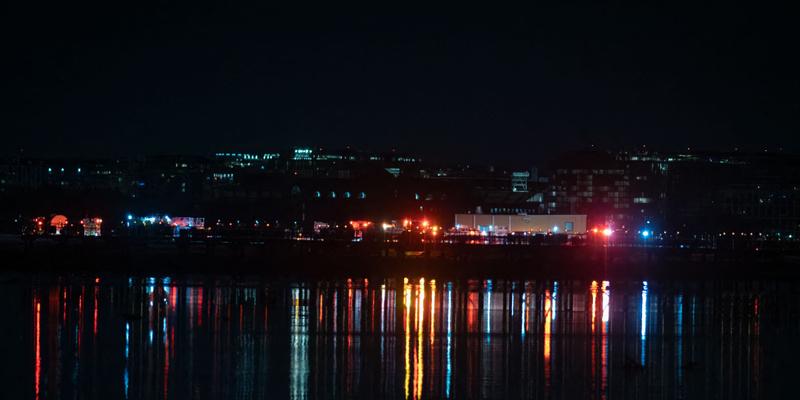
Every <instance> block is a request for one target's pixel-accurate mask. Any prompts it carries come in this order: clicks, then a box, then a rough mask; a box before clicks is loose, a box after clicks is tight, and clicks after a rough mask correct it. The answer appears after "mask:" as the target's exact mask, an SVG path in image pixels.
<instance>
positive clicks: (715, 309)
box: [31, 277, 800, 398]
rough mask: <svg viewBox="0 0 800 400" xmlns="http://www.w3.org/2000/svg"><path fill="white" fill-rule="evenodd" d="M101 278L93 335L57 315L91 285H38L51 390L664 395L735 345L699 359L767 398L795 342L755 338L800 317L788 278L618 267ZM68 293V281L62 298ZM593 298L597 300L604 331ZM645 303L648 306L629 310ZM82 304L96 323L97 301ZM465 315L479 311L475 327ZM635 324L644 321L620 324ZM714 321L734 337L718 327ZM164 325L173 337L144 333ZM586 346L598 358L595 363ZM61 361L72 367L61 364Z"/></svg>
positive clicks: (683, 386)
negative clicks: (297, 278)
mask: <svg viewBox="0 0 800 400" xmlns="http://www.w3.org/2000/svg"><path fill="white" fill-rule="evenodd" d="M102 281H103V282H104V287H103V289H102V290H103V295H101V296H98V299H100V300H99V301H106V302H108V304H103V307H101V308H100V310H101V311H102V310H105V311H103V312H102V313H100V314H99V316H98V318H99V319H100V322H101V324H102V326H103V327H104V328H103V329H102V330H100V331H99V332H98V333H97V338H96V340H85V341H82V340H80V338H79V337H80V335H81V332H83V330H81V329H77V330H76V329H73V328H75V327H78V326H81V325H80V324H79V321H78V320H76V319H80V318H83V315H84V313H80V312H73V311H69V312H68V313H66V315H67V317H66V321H64V320H63V319H62V315H63V310H62V307H66V309H67V310H80V309H81V308H80V307H82V305H83V303H80V302H82V301H83V300H84V296H82V295H78V293H82V292H81V291H80V290H78V289H75V290H71V289H69V288H68V289H67V290H64V288H63V287H61V286H56V287H52V288H51V287H50V286H47V285H38V286H36V288H35V289H36V290H37V291H38V292H41V293H49V291H51V292H52V293H55V295H51V297H54V298H55V299H56V301H49V302H48V301H43V302H42V309H43V310H42V315H43V316H44V317H43V318H42V327H41V331H42V333H41V337H42V338H43V339H42V340H41V342H40V343H41V346H42V351H41V354H43V355H44V356H43V357H41V364H42V371H44V373H43V376H44V377H45V378H44V379H41V380H40V381H39V382H40V383H41V385H46V386H47V387H46V388H45V390H42V393H53V392H54V391H56V392H57V391H59V390H64V392H65V393H66V392H70V393H73V392H75V389H74V388H73V389H69V390H66V389H64V388H65V387H66V386H68V385H73V386H80V385H85V384H87V382H89V381H90V380H91V379H92V375H91V374H90V373H89V372H88V371H89V370H90V367H89V366H91V365H102V367H101V368H102V370H103V371H109V372H113V373H114V375H115V376H120V375H121V376H122V380H121V381H120V380H119V379H117V380H113V381H112V380H108V381H100V382H98V381H96V380H95V381H92V382H93V385H98V387H99V388H101V389H98V390H97V392H96V394H92V393H87V394H86V396H85V397H88V398H101V396H100V394H104V393H105V394H109V393H117V397H119V394H123V395H124V397H126V398H153V397H166V398H187V397H191V394H192V393H206V392H207V393H214V395H215V396H222V397H259V396H261V395H263V394H274V395H275V396H278V397H289V398H310V397H313V398H342V397H353V396H358V397H363V396H369V397H395V396H396V395H397V394H398V393H400V394H402V393H403V392H404V386H405V387H407V388H408V394H409V398H412V397H417V398H419V397H444V398H460V397H470V395H476V394H477V395H480V396H485V397H496V398H503V397H540V396H541V393H540V392H537V390H540V388H543V387H547V390H548V393H550V395H554V396H556V395H557V396H562V397H567V398H569V397H581V398H592V397H598V398H599V397H616V396H617V395H619V394H620V393H625V392H626V391H629V390H635V391H636V392H637V393H651V392H653V393H655V388H656V386H659V385H661V386H664V388H663V390H664V391H666V392H665V393H667V394H666V395H667V397H673V396H671V395H670V393H675V394H678V393H680V394H688V393H711V390H712V388H710V387H708V386H705V383H704V382H705V380H700V379H695V378H693V376H695V375H697V370H696V369H692V368H696V367H693V366H694V365H697V363H698V362H697V361H694V360H700V361H699V362H701V363H702V362H707V361H704V360H714V359H719V355H720V354H726V355H728V356H726V358H725V360H728V361H726V363H725V364H724V365H708V366H705V365H703V367H700V368H702V371H703V374H710V377H709V379H710V380H711V381H717V382H719V381H723V382H725V385H724V386H723V388H722V389H720V390H721V391H720V393H719V395H720V396H723V397H725V398H764V397H766V396H765V395H766V394H770V392H769V390H771V388H772V386H770V385H764V384H762V383H760V382H761V381H763V380H764V379H766V377H767V376H770V375H769V374H774V373H777V372H776V371H773V370H765V369H764V365H765V364H766V363H767V362H770V361H769V360H770V359H769V358H768V357H773V358H774V357H783V356H784V355H786V357H788V356H790V355H792V354H794V353H792V347H791V345H790V346H788V348H787V349H785V351H778V352H771V353H766V352H764V351H763V349H762V347H763V346H764V342H763V341H762V340H761V338H762V337H763V336H764V335H768V334H769V333H770V329H772V328H773V327H775V324H783V325H781V326H780V328H781V332H783V334H784V337H789V338H791V337H797V336H792V335H797V334H798V333H799V332H797V331H798V330H800V329H798V328H797V326H796V324H791V323H788V322H787V321H785V320H776V319H771V316H773V315H775V312H777V311H776V310H778V311H780V312H787V311H785V309H781V308H776V307H777V306H776V304H778V303H777V301H773V300H772V299H784V300H786V301H785V302H784V303H781V304H782V305H781V307H784V308H787V307H788V308H789V309H790V311H789V312H800V305H797V304H796V302H792V297H791V293H793V292H792V290H794V289H793V288H792V287H791V286H789V287H788V289H785V290H784V289H780V287H779V288H778V289H776V288H775V287H774V286H773V287H769V292H768V293H769V294H770V295H769V296H763V295H762V292H763V291H764V290H766V289H763V287H762V286H758V285H757V284H753V285H750V284H747V283H737V284H731V285H730V286H724V287H718V286H713V285H705V286H704V285H701V284H687V285H681V284H679V283H665V282H658V281H652V280H650V281H645V282H641V281H639V282H616V281H615V282H614V284H613V287H614V290H613V291H611V290H610V287H611V282H608V281H603V282H602V284H601V285H600V286H598V285H597V283H594V286H592V283H591V282H582V281H578V282H571V281H559V282H552V281H550V282H548V281H539V282H537V281H504V280H497V279H493V280H484V281H450V282H446V283H445V284H443V285H436V284H435V283H434V281H433V280H428V281H429V282H430V285H424V284H419V285H418V284H416V283H412V284H409V285H408V287H407V288H406V289H407V291H405V292H404V286H403V284H402V282H399V281H397V280H392V279H385V280H379V281H378V284H373V283H372V282H374V281H375V280H374V278H371V279H370V284H369V285H368V284H367V282H366V281H365V280H363V279H352V280H351V281H350V282H351V284H350V286H348V284H347V283H345V282H344V281H326V282H298V283H292V284H290V285H286V284H285V283H284V284H278V283H272V282H268V283H265V284H261V285H264V286H258V285H256V286H247V285H252V283H240V282H226V281H210V282H199V283H198V282H191V283H190V284H189V283H187V282H181V281H178V280H177V279H175V278H173V279H172V280H167V279H163V278H156V279H155V280H151V279H136V278H132V279H130V280H128V279H127V277H125V279H124V280H118V281H117V282H119V284H117V283H114V279H113V277H112V278H106V277H103V279H102ZM416 281H417V278H414V279H413V280H412V282H416ZM419 282H420V283H423V282H426V281H425V280H422V279H420V280H419ZM162 283H163V284H162ZM787 285H788V284H787ZM592 288H594V290H593V289H592ZM481 289H483V293H482V295H483V296H484V301H483V302H477V301H476V302H474V303H472V305H470V306H469V307H468V302H469V301H470V298H471V297H470V296H471V295H470V293H476V297H475V299H476V300H477V299H478V297H477V296H478V295H479V294H480V292H481ZM779 289H780V290H779ZM426 290H427V291H428V292H426ZM112 292H113V296H112V295H111V293H112ZM183 292H186V293H183ZM63 293H68V295H67V296H66V299H64V298H62V296H63ZM72 293H75V294H76V295H74V296H73V295H72ZM203 293H205V296H204V295H203ZM348 293H349V295H348ZM426 293H427V294H426ZM719 293H725V295H724V296H720V295H719ZM106 294H108V295H106ZM598 294H599V295H600V296H598ZM404 296H407V299H404V300H403V301H402V302H401V299H403V297H404ZM516 296H519V298H518V299H515V297H516ZM781 296H783V297H781ZM597 297H601V298H600V299H598V298H597ZM637 297H638V300H639V301H636V300H637ZM44 298H45V300H46V299H47V298H48V297H47V295H45V296H44ZM395 298H397V301H396V302H394V301H392V299H395ZM754 298H756V299H758V300H753V299H754ZM764 299H769V300H764ZM501 300H502V301H501ZM598 303H599V304H598ZM62 304H66V306H64V305H62ZM592 305H596V308H595V307H592ZM94 306H96V305H92V307H94ZM53 307H56V308H55V310H53V309H52V308H53ZM267 307H270V311H269V313H267V312H266V309H267ZM754 308H755V310H754ZM512 310H513V312H512ZM791 310H794V311H791ZM595 311H599V312H601V313H602V317H601V318H599V319H601V320H602V323H601V324H597V326H598V327H599V328H598V329H597V330H595V328H594V327H595V324H594V323H595V320H594V316H595ZM548 312H549V314H546V313H548ZM556 312H558V314H557V315H558V318H559V319H558V321H559V323H558V324H557V325H556V324H555V321H556ZM471 313H472V314H471ZM637 313H638V314H639V318H630V316H631V315H636V314H637ZM395 314H396V315H397V318H395V317H394V316H395ZM52 315H57V318H50V317H49V316H52ZM85 315H86V318H87V321H88V322H89V323H91V322H93V318H95V317H94V316H93V315H92V313H85ZM470 318H474V321H475V322H478V323H477V324H475V325H474V326H473V327H472V329H470V325H469V323H470V322H469V321H470ZM482 318H483V319H485V320H483V321H482V320H481V319H482ZM731 318H735V319H734V320H732V319H731ZM201 321H207V322H201ZM310 321H311V322H310ZM545 321H546V323H545ZM423 322H424V323H423ZM480 322H482V323H480ZM597 322H599V321H597ZM63 324H68V325H67V326H69V327H70V329H69V330H68V331H67V330H64V329H62V330H61V332H62V334H64V335H68V336H69V337H68V338H66V339H65V340H61V341H58V340H52V339H48V338H51V337H53V335H54V334H55V333H54V332H58V329H59V326H61V325H63ZM159 325H160V326H159ZM632 325H638V326H636V328H638V329H624V328H625V327H632ZM31 326H33V324H31ZM106 327H108V328H106ZM721 328H724V329H721ZM31 329H32V328H31ZM65 332H66V333H65ZM656 332H658V334H656ZM720 332H724V333H725V335H727V336H725V337H726V338H733V339H724V340H722V339H720V337H718V336H717V335H720ZM86 334H87V335H93V332H92V330H88V331H87V332H86ZM31 335H33V334H32V333H31ZM404 335H405V337H406V340H403V337H404ZM76 336H77V337H76ZM154 336H159V337H158V338H157V339H158V342H159V343H163V345H160V346H151V345H149V343H151V341H153V340H154V339H155V338H154ZM32 337H33V336H32ZM423 337H425V338H426V339H425V340H422V338H423ZM412 338H413V339H412ZM428 338H429V339H428ZM490 338H491V339H490ZM409 339H410V340H409ZM31 343H36V342H35V341H34V340H31ZM54 343H55V344H58V346H67V348H64V349H60V350H59V351H60V352H61V354H66V355H68V356H70V357H75V358H72V359H65V360H63V361H60V360H59V359H58V358H54V357H51V356H50V355H51V354H53V352H54V349H53V348H52V346H53V344H54ZM580 343H585V346H586V348H592V356H591V357H585V354H586V353H585V352H583V351H581V348H583V347H582V346H583V345H581V344H580ZM590 343H591V344H595V343H596V346H597V347H591V346H590ZM120 344H124V351H123V354H122V356H121V357H120V356H119V352H118V349H119V346H120ZM404 344H405V345H406V346H407V347H406V346H404ZM105 348H109V349H111V348H114V349H117V351H114V352H113V353H114V354H117V358H116V361H114V357H112V356H106V353H105V352H104V351H103V350H104V349H105ZM626 348H627V349H628V350H627V352H626ZM636 348H638V349H639V352H638V353H639V360H637V361H638V362H639V363H640V364H641V366H642V369H641V371H639V370H635V369H634V370H624V369H626V368H629V367H628V366H627V364H626V363H627V361H626V360H627V357H628V355H632V358H633V360H636V356H635V355H633V354H635V353H633V354H631V353H630V350H633V349H636ZM648 348H649V349H651V351H649V352H648ZM594 349H597V350H598V352H597V353H596V357H595V353H594ZM656 349H659V350H658V351H656ZM672 349H674V351H673V350H672ZM545 351H546V352H547V353H546V354H545V353H544V352H545ZM634 352H635V350H634ZM404 353H405V354H407V355H406V361H407V367H406V368H404V367H403V358H404V357H403V354H404ZM31 354H34V352H33V351H31ZM72 354H74V356H72ZM98 357H100V358H98ZM78 358H80V360H81V363H77V359H78ZM54 360H55V361H54ZM84 360H86V362H84ZM542 360H546V364H542ZM589 360H596V362H597V364H596V367H597V368H595V365H593V364H589V362H590V361H589ZM54 362H59V363H60V364H58V367H56V366H54V364H53V363H54ZM153 365H155V366H158V367H157V368H152V367H151V366H153ZM543 368H546V375H545V374H544V372H545V371H544V369H543ZM53 371H61V372H53ZM156 371H157V372H156ZM265 371H269V372H268V375H264V373H265ZM594 371H596V373H595V372H594ZM626 371H627V372H626ZM59 373H63V374H64V375H63V378H61V379H55V378H53V374H59ZM406 374H407V379H408V383H407V384H405V385H404V380H405V379H406ZM32 375H33V373H32ZM545 376H546V378H547V383H546V385H545V382H544V379H545ZM639 376H641V377H644V376H648V377H652V379H638V378H637V377H639ZM287 378H288V379H287ZM772 378H773V379H780V378H781V376H778V377H777V378H776V377H772ZM593 379H597V382H598V383H599V385H597V386H596V387H597V388H598V390H597V391H596V392H595V391H592V392H585V391H584V390H586V389H585V388H591V387H595V386H593V385H592V384H591V382H592V380H593ZM115 382H116V383H115ZM167 382H169V384H167ZM375 382H380V384H374V383H375ZM514 382H526V383H525V384H513V383H514ZM567 382H568V383H569V384H567ZM665 382H666V383H665ZM59 385H60V386H59ZM114 385H117V386H116V389H114V387H115V386H114ZM33 387H34V385H33V383H32V384H31V388H33ZM659 390H661V389H659ZM713 390H717V388H713ZM537 393H538V394H537ZM772 394H774V393H772ZM107 397H109V396H106V398H107ZM110 397H114V396H113V395H112V396H110ZM676 397H678V396H676Z"/></svg>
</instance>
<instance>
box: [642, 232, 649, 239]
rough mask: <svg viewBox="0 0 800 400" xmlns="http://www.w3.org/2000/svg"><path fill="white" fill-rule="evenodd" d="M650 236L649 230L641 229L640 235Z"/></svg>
mask: <svg viewBox="0 0 800 400" xmlns="http://www.w3.org/2000/svg"><path fill="white" fill-rule="evenodd" d="M648 236H650V231H642V237H644V238H646V237H648Z"/></svg>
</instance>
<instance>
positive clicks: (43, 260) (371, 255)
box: [0, 240, 800, 279]
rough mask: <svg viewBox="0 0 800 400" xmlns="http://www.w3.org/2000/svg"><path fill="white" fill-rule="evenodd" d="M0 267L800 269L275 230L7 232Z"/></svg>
mask: <svg viewBox="0 0 800 400" xmlns="http://www.w3.org/2000/svg"><path fill="white" fill-rule="evenodd" d="M0 257H2V260H3V262H2V269H3V270H6V271H16V272H39V271H41V272H92V273H94V272H97V273H106V272H123V273H132V274H161V273H165V274H175V273H178V274H180V273H187V274H188V273H205V274H208V273H211V274H214V273H221V274H230V273H241V274H258V275H265V276H270V277H286V278H300V277H330V278H337V277H369V276H373V275H374V276H396V277H402V276H430V277H443V278H444V277H458V278H470V277H475V278H483V277H497V278H504V277H514V278H532V279H536V278H549V279H589V278H591V279H595V278H597V279H601V278H611V279H761V278H765V279H769V278H787V279H796V278H800V262H798V259H797V258H795V257H792V256H791V255H787V254H781V253H763V252H762V253H756V252H746V253H745V252H739V253H734V252H721V251H712V250H706V249H674V248H658V247H603V246H581V247H575V246H482V245H454V244H453V245H447V244H437V245H431V246H429V247H427V248H422V249H415V250H413V251H408V250H404V249H399V248H397V247H393V246H383V245H380V244H370V243H328V242H311V241H294V240H276V241H270V242H261V243H227V244H209V243H190V242H185V243H175V242H171V241H142V240H137V241H131V240H85V241H72V242H55V241H51V242H46V241H40V242H38V243H37V242H34V243H32V244H28V245H25V244H24V243H22V242H21V241H19V242H16V241H13V240H5V241H0Z"/></svg>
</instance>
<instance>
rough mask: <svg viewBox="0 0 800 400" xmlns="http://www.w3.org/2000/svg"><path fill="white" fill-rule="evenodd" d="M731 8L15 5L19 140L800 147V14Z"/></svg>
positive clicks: (171, 148) (97, 147)
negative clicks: (441, 8) (290, 8)
mask: <svg viewBox="0 0 800 400" xmlns="http://www.w3.org/2000/svg"><path fill="white" fill-rule="evenodd" d="M111 3H118V2H111ZM755 5H756V4H752V6H755ZM4 7H9V6H4ZM70 7H73V6H72V5H71V6H70ZM111 7H119V6H118V5H116V4H115V5H113V6H111ZM194 7H196V8H194ZM698 7H700V8H698ZM702 7H706V8H702ZM728 7H730V6H729V5H728V4H725V5H716V6H710V5H696V6H694V7H691V8H685V9H654V8H636V9H631V8H604V7H592V8H586V7H581V6H567V7H563V8H558V9H512V8H509V9H503V10H486V9H469V10H467V9H446V10H429V9H425V10H424V11H425V12H426V13H427V14H426V15H423V12H422V11H423V10H399V9H398V10H363V9H362V10H358V11H354V10H339V9H337V10H322V9H315V8H313V7H311V6H308V8H306V9H302V10H293V11H286V10H270V9H255V10H229V9H225V8H220V9H211V8H202V6H198V5H197V4H194V5H192V6H191V7H190V6H181V7H178V6H175V7H172V8H170V7H165V6H161V7H154V6H148V7H142V8H140V9H133V8H130V9H125V8H107V9H102V8H86V9H78V8H64V9H52V8H49V5H45V4H42V5H39V6H35V7H34V8H28V9H16V8H6V9H5V11H4V12H3V16H2V17H0V23H2V28H0V29H1V30H2V31H1V32H2V36H3V39H2V40H3V42H4V46H3V47H4V50H2V51H3V54H4V57H3V58H4V59H5V61H3V62H2V63H3V66H2V67H1V68H2V69H3V75H2V76H3V80H4V81H5V83H4V85H3V86H4V89H3V92H4V95H3V104H2V125H0V127H1V128H0V129H2V131H3V137H4V139H3V142H4V144H3V153H4V154H9V153H13V152H15V151H17V150H18V149H19V148H21V147H22V148H24V149H25V152H26V153H28V154H42V155H55V154H65V155H126V154H140V153H163V152H172V153H202V152H213V151H216V150H254V151H261V150H268V149H273V148H281V147H287V146H292V145H324V146H329V147H337V146H343V145H345V144H350V145H352V146H354V147H356V148H364V149H372V150H384V149H388V148H391V147H397V148H398V149H401V150H407V151H412V152H419V153H422V154H423V155H425V156H428V157H439V158H443V159H452V160H466V159H477V160H483V161H487V160H488V161H491V160H496V159H510V160H515V161H521V162H528V161H531V162H537V161H540V160H542V159H547V158H549V157H550V156H551V155H552V154H553V153H555V152H558V151H562V150H565V149H575V148H581V147H585V146H588V145H590V144H597V145H600V146H610V147H622V146H634V145H639V144H647V145H648V146H655V147H659V148H667V149H674V148H683V147H687V146H692V147H695V148H720V149H728V148H732V147H733V146H740V147H743V148H751V149H760V148H763V147H764V146H768V147H770V148H778V147H783V148H784V149H785V150H786V151H798V150H800V143H798V142H800V141H799V140H798V139H796V138H794V135H797V134H798V128H800V99H798V93H800V90H799V89H800V85H799V84H798V82H799V81H800V79H799V78H798V71H800V65H799V64H800V63H799V62H798V58H797V53H798V39H800V35H798V29H797V21H798V16H799V15H798V14H797V13H795V12H792V11H791V10H782V9H758V10H754V9H731V8H728Z"/></svg>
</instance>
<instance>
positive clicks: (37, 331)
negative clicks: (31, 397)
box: [34, 299, 42, 400]
mask: <svg viewBox="0 0 800 400" xmlns="http://www.w3.org/2000/svg"><path fill="white" fill-rule="evenodd" d="M41 310H42V304H41V303H40V302H39V299H36V319H35V326H34V332H35V336H36V338H35V340H36V342H35V345H34V347H35V348H36V350H35V351H36V365H35V367H34V379H35V383H34V392H35V394H36V399H37V400H38V399H39V381H40V379H41V376H42V352H41V345H40V339H41V317H42V314H41Z"/></svg>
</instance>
